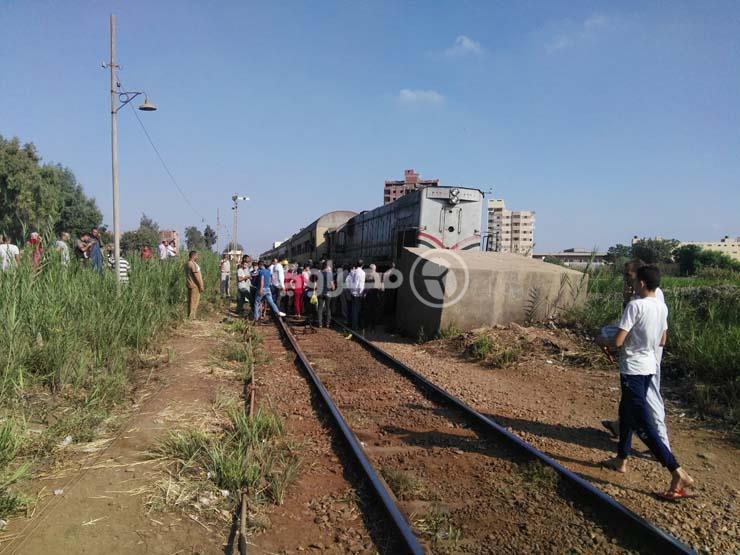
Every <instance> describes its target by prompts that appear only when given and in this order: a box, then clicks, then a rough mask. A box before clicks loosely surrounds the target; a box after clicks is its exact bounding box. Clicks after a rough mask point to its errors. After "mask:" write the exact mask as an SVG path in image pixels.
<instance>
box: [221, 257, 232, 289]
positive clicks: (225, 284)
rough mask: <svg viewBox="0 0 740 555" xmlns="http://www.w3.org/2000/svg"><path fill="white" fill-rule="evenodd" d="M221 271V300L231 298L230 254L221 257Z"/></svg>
mask: <svg viewBox="0 0 740 555" xmlns="http://www.w3.org/2000/svg"><path fill="white" fill-rule="evenodd" d="M219 268H220V270H221V285H220V289H221V298H222V299H228V298H229V281H230V280H231V261H230V260H229V255H228V253H224V254H223V256H222V257H221V264H220V266H219Z"/></svg>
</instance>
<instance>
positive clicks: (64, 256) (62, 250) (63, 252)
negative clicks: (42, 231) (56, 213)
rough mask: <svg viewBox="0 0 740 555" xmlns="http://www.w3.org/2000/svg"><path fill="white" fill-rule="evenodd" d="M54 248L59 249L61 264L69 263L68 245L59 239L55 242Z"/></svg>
mask: <svg viewBox="0 0 740 555" xmlns="http://www.w3.org/2000/svg"><path fill="white" fill-rule="evenodd" d="M56 248H57V249H59V252H60V253H61V255H62V262H63V263H64V264H68V263H69V245H68V244H67V243H66V242H64V241H62V240H61V239H59V240H58V241H57V242H56Z"/></svg>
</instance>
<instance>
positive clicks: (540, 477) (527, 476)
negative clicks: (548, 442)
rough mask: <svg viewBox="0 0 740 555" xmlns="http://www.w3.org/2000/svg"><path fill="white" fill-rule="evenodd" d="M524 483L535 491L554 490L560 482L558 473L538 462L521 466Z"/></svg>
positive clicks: (520, 471) (534, 461)
mask: <svg viewBox="0 0 740 555" xmlns="http://www.w3.org/2000/svg"><path fill="white" fill-rule="evenodd" d="M519 473H520V474H521V476H522V479H523V480H524V482H525V483H526V484H527V485H528V486H529V487H531V488H533V489H541V490H554V489H555V488H556V487H557V485H558V481H559V478H560V477H559V476H558V473H557V472H555V471H554V470H553V469H552V468H551V467H549V466H545V465H544V464H542V463H541V462H539V461H537V460H533V461H529V462H527V463H524V464H522V465H520V466H519Z"/></svg>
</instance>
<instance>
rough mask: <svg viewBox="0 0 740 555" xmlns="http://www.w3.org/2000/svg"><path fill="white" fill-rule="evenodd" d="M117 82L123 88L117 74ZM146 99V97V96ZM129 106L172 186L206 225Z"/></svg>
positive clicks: (135, 113)
mask: <svg viewBox="0 0 740 555" xmlns="http://www.w3.org/2000/svg"><path fill="white" fill-rule="evenodd" d="M116 81H117V82H118V83H119V86H120V87H121V88H123V83H121V80H120V78H119V77H118V74H116ZM124 90H125V89H124ZM145 98H146V95H145ZM129 106H130V108H131V111H132V112H133V113H134V116H136V121H138V122H139V126H140V127H141V130H142V131H143V132H144V135H145V136H146V138H147V140H148V141H149V144H150V145H151V147H152V149H153V150H154V153H155V154H156V155H157V158H159V161H160V163H161V164H162V167H163V168H164V171H165V172H166V173H167V175H168V176H169V177H170V180H171V181H172V184H173V185H174V186H175V188H176V189H177V192H178V193H180V196H181V197H182V199H183V200H184V201H185V203H186V204H187V205H188V206H189V207H190V209H191V210H192V211H193V212H194V213H195V214H196V215H197V216H198V217H199V218H200V221H201V223H205V221H206V219H205V217H204V216H203V214H201V213H200V212H199V211H198V210H197V209H196V208H195V206H193V203H191V202H190V199H189V198H188V197H187V195H186V194H185V191H183V190H182V187H180V184H179V183H178V182H177V179H175V176H174V175H173V174H172V172H171V171H170V168H169V166H168V165H167V162H165V161H164V158H163V157H162V154H161V153H160V152H159V149H158V148H157V145H155V144H154V140H152V137H151V135H149V131H147V128H146V126H145V125H144V122H143V121H141V118H140V117H139V114H138V113H137V112H136V109H135V108H134V106H133V104H131V103H129Z"/></svg>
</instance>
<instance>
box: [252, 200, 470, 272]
mask: <svg viewBox="0 0 740 555" xmlns="http://www.w3.org/2000/svg"><path fill="white" fill-rule="evenodd" d="M482 202H483V194H482V193H481V192H480V191H479V190H478V189H470V188H464V187H427V188H425V189H420V190H418V191H413V192H410V193H408V194H407V195H405V196H403V197H401V198H400V199H398V200H397V201H395V202H392V203H390V204H386V205H384V206H380V207H378V208H375V209H374V210H367V211H364V212H361V213H360V214H355V213H354V212H345V211H338V212H329V213H328V214H325V215H323V216H321V217H320V218H319V219H318V220H316V221H314V222H312V223H311V224H309V225H308V226H306V227H305V228H303V229H302V230H300V231H299V232H298V233H296V234H295V235H293V236H292V237H291V238H290V239H288V240H286V241H284V242H283V243H281V244H280V245H279V246H277V247H275V248H274V249H271V250H269V251H266V252H264V253H262V255H261V257H262V258H287V259H289V260H291V261H296V262H298V263H301V264H305V263H307V262H308V261H309V260H312V261H318V260H320V259H321V258H328V259H330V260H332V261H333V262H334V264H335V265H340V264H350V263H352V262H354V261H356V260H359V259H362V260H363V261H364V262H365V263H366V264H369V263H371V262H372V263H375V264H376V265H377V266H378V268H379V269H383V268H387V267H388V266H390V264H391V263H392V262H396V261H397V260H398V258H399V256H400V255H401V251H402V250H403V248H404V247H417V248H430V249H450V250H460V251H478V250H480V227H481V210H482Z"/></svg>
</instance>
